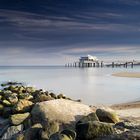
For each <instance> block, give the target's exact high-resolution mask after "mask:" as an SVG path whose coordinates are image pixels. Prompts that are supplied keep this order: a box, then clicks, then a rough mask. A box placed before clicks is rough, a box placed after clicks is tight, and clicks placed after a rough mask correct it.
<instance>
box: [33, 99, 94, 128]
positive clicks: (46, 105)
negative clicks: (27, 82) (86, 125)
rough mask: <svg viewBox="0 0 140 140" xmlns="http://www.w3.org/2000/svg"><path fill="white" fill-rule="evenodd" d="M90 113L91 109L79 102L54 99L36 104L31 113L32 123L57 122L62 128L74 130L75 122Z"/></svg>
mask: <svg viewBox="0 0 140 140" xmlns="http://www.w3.org/2000/svg"><path fill="white" fill-rule="evenodd" d="M91 112H92V109H91V108H90V107H89V106H87V105H84V104H82V103H79V102H74V101H70V100H65V99H56V100H50V101H45V102H41V103H38V104H36V105H35V106H34V107H33V109H32V111H31V114H32V121H33V123H42V122H43V123H44V124H45V123H47V121H57V122H58V123H60V125H61V126H62V127H63V128H67V127H68V128H71V127H72V128H74V127H75V124H76V122H77V121H79V120H80V119H81V118H82V117H83V116H86V115H88V114H89V113H91Z"/></svg>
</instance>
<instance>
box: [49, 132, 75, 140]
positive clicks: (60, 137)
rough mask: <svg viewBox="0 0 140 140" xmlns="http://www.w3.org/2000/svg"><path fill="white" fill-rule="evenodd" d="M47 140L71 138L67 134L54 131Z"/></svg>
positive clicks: (67, 139) (66, 139)
mask: <svg viewBox="0 0 140 140" xmlns="http://www.w3.org/2000/svg"><path fill="white" fill-rule="evenodd" d="M49 140H72V139H70V138H69V137H68V136H67V135H64V134H60V133H55V134H53V135H51V136H50V138H49Z"/></svg>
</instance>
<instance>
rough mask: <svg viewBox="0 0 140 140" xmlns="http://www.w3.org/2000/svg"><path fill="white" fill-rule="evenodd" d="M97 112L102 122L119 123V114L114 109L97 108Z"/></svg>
mask: <svg viewBox="0 0 140 140" xmlns="http://www.w3.org/2000/svg"><path fill="white" fill-rule="evenodd" d="M96 114H97V116H98V118H99V120H100V121H101V122H107V123H117V122H119V121H120V120H119V118H118V116H117V115H116V114H115V112H113V111H106V110H105V109H97V110H96Z"/></svg>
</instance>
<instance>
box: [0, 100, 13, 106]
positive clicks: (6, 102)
mask: <svg viewBox="0 0 140 140" xmlns="http://www.w3.org/2000/svg"><path fill="white" fill-rule="evenodd" d="M2 103H3V105H4V106H7V107H9V106H12V104H11V103H10V102H9V101H8V100H3V101H2Z"/></svg>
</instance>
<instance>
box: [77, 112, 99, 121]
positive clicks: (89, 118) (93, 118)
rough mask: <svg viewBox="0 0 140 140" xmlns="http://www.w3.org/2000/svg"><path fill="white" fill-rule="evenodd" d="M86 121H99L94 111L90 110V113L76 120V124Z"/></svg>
mask: <svg viewBox="0 0 140 140" xmlns="http://www.w3.org/2000/svg"><path fill="white" fill-rule="evenodd" d="M88 121H99V119H98V117H97V115H96V113H94V112H92V113H90V114H89V115H87V116H84V117H83V118H82V119H80V120H79V121H78V122H77V124H79V123H86V122H88Z"/></svg>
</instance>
